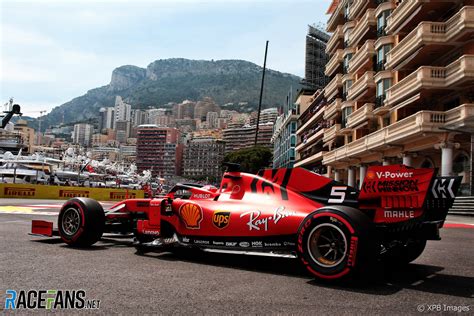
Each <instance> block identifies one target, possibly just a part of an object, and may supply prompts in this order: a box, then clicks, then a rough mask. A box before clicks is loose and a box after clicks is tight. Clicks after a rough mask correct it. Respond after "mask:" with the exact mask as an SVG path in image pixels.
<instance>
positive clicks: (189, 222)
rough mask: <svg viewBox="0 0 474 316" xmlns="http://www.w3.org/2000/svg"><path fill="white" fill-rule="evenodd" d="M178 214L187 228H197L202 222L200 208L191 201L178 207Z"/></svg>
mask: <svg viewBox="0 0 474 316" xmlns="http://www.w3.org/2000/svg"><path fill="white" fill-rule="evenodd" d="M179 215H180V217H181V219H182V220H183V222H184V224H185V225H186V228H187V229H199V228H200V227H201V222H202V209H201V207H200V206H199V205H197V204H193V203H186V204H183V205H182V206H181V207H180V208H179Z"/></svg>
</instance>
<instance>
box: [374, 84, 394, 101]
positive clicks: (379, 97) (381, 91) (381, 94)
mask: <svg viewBox="0 0 474 316" xmlns="http://www.w3.org/2000/svg"><path fill="white" fill-rule="evenodd" d="M391 86H392V79H390V78H387V79H382V80H380V81H379V82H377V91H376V98H375V107H379V106H382V105H383V101H384V100H385V94H386V92H387V89H388V88H390V87H391Z"/></svg>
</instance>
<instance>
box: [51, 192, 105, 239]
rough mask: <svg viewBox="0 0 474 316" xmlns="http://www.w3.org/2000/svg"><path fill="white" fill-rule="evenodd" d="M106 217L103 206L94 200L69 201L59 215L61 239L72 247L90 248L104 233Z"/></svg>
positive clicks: (76, 199) (75, 199)
mask: <svg viewBox="0 0 474 316" xmlns="http://www.w3.org/2000/svg"><path fill="white" fill-rule="evenodd" d="M104 226H105V215H104V210H103V208H102V206H101V205H100V204H99V203H98V202H97V201H95V200H93V199H88V198H73V199H70V200H68V201H67V202H66V203H65V204H64V205H63V207H62V208H61V211H60V213H59V217H58V229H59V235H60V236H61V239H62V240H63V241H64V242H65V243H66V244H68V245H70V246H75V247H88V246H91V245H93V244H95V243H96V242H97V241H98V240H99V239H100V238H101V237H102V234H103V232H104Z"/></svg>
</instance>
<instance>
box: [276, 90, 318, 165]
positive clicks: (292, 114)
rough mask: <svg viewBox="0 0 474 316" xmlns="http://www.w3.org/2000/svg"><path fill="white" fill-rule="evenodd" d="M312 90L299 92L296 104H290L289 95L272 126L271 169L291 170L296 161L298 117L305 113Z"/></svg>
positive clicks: (290, 98) (290, 97)
mask: <svg viewBox="0 0 474 316" xmlns="http://www.w3.org/2000/svg"><path fill="white" fill-rule="evenodd" d="M312 93H313V90H301V91H300V92H299V94H298V97H297V99H296V102H294V103H293V102H292V99H293V97H292V96H291V93H290V95H289V97H288V98H287V103H286V104H285V106H284V107H283V114H282V115H280V116H279V117H278V118H277V120H276V122H275V125H274V126H273V136H272V139H271V142H272V144H273V168H293V166H294V163H295V159H296V130H297V124H298V117H299V115H300V113H301V111H305V110H306V108H307V107H308V105H309V103H310V102H309V100H310V98H311V95H312Z"/></svg>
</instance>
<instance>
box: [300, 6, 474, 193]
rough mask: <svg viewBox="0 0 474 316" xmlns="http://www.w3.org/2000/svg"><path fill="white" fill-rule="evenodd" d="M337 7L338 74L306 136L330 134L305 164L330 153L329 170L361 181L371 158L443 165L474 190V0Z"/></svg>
mask: <svg viewBox="0 0 474 316" xmlns="http://www.w3.org/2000/svg"><path fill="white" fill-rule="evenodd" d="M329 13H330V14H331V17H330V18H329V21H328V27H327V30H328V31H329V32H332V36H331V38H330V40H329V41H328V43H327V47H326V52H327V54H328V55H329V56H330V60H329V62H328V64H327V65H326V75H327V76H329V77H330V78H331V81H330V82H329V83H328V85H327V86H326V88H325V89H324V95H323V96H322V95H321V94H318V95H315V97H314V104H313V106H314V110H312V111H314V112H315V114H314V115H312V116H311V117H309V119H308V122H309V121H313V123H312V124H316V125H315V126H319V129H318V128H316V129H315V130H314V131H311V132H310V133H309V135H307V138H306V139H307V140H306V141H307V142H308V141H309V140H311V141H313V140H314V138H316V134H318V133H322V135H323V137H322V142H320V141H317V142H316V141H314V145H313V147H314V146H317V147H316V148H317V150H315V151H313V152H312V151H309V152H308V156H301V159H300V161H299V162H298V163H297V165H299V166H306V165H307V163H309V162H308V160H311V161H312V160H313V159H314V156H315V155H319V156H322V164H323V165H324V166H327V168H328V169H327V174H328V175H331V176H332V177H334V178H335V179H338V180H342V181H345V182H346V183H348V184H349V185H352V186H356V185H358V184H360V183H361V182H362V180H363V178H364V177H365V173H366V170H367V166H369V165H377V164H393V163H404V164H406V165H409V166H413V167H435V168H439V173H440V174H441V175H454V174H456V175H462V176H463V182H464V184H463V189H462V190H463V191H464V193H468V191H469V189H468V188H469V183H470V182H472V178H473V177H472V171H473V170H472V169H473V168H472V163H470V161H471V158H470V157H472V152H471V139H473V138H471V137H472V133H474V94H473V87H474V1H472V0H466V1H461V0H458V1H456V0H452V1H430V0H424V1H347V0H343V1H333V3H332V4H331V8H330V12H329ZM306 123H307V122H306ZM303 127H304V126H302V127H301V128H303ZM321 130H322V132H321ZM318 135H319V134H318ZM304 139H305V138H304V137H301V138H300V141H302V142H304ZM308 149H309V148H307V149H305V150H306V151H307V150H308ZM302 153H303V152H302ZM471 188H472V185H471ZM473 193H474V192H473Z"/></svg>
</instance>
